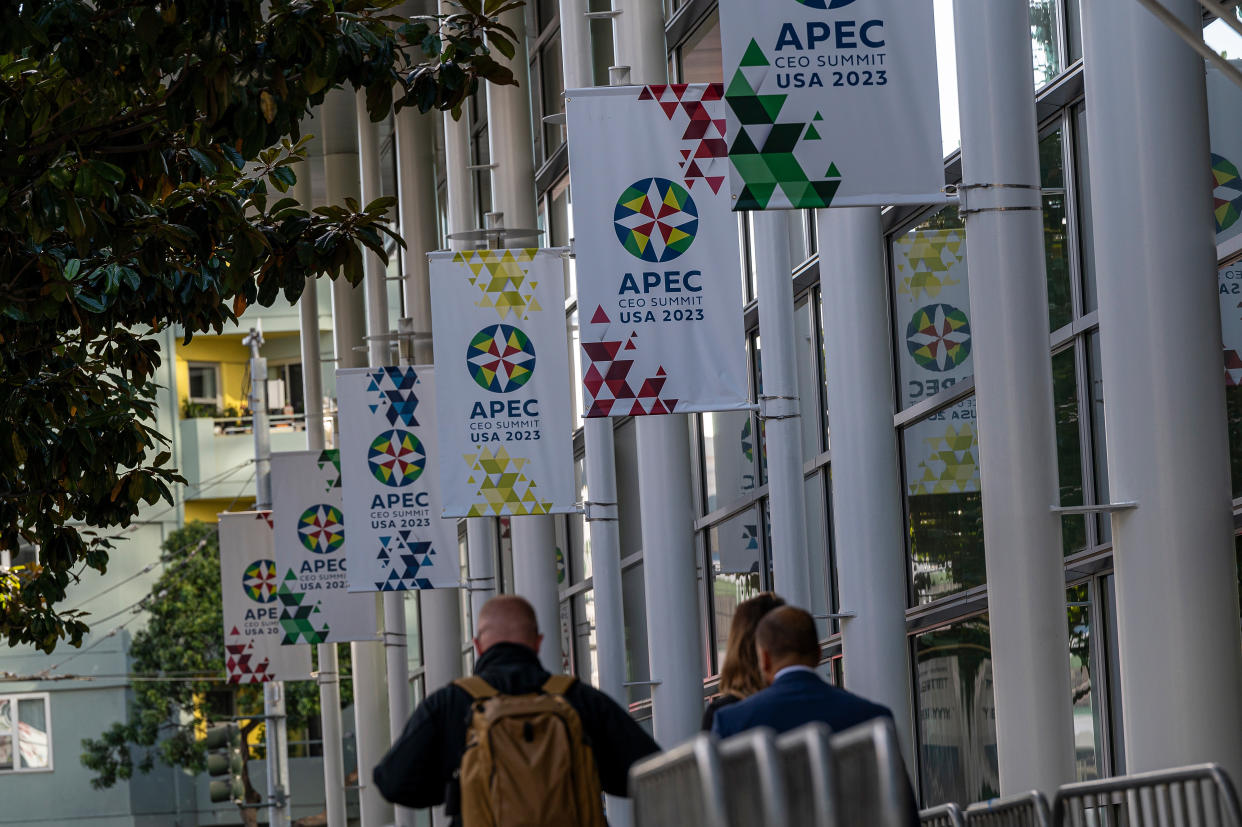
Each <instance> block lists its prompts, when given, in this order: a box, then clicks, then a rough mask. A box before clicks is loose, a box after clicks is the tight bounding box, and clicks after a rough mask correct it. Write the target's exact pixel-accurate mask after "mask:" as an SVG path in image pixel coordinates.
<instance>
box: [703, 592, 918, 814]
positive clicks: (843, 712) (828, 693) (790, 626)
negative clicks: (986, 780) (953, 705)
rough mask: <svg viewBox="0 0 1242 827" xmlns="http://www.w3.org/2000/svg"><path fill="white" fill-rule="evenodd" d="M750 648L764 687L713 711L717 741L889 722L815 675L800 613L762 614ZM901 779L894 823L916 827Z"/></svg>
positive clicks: (814, 655)
mask: <svg viewBox="0 0 1242 827" xmlns="http://www.w3.org/2000/svg"><path fill="white" fill-rule="evenodd" d="M755 647H756V648H757V649H758V651H759V669H760V671H761V672H763V676H764V678H765V679H766V680H767V681H768V688H767V689H764V690H761V691H760V692H757V693H755V694H754V695H751V696H750V697H749V698H747V699H746V700H744V701H739V702H737V703H735V704H731V705H729V706H726V707H722V708H721V709H719V710H718V711H717V712H716V719H715V721H714V722H713V723H712V732H714V733H715V734H716V735H718V736H720V737H721V738H726V737H728V736H730V735H736V734H737V733H739V732H742V731H743V730H747V729H753V728H754V727H761V726H765V727H771V728H772V729H774V730H776V732H777V734H780V733H782V732H788V731H789V730H791V729H797V728H798V727H800V726H802V725H803V724H809V723H811V722H812V721H822V722H823V723H825V724H827V725H828V726H829V728H830V729H832V731H833V732H841V731H842V730H846V729H849V728H850V727H852V726H857V725H858V724H862V723H866V722H867V721H870V720H873V719H875V718H888V719H889V720H892V717H893V713H892V711H891V710H890V709H889V708H888V707H886V706H882V705H880V704H877V703H872V702H871V701H869V700H867V699H866V698H863V697H860V696H858V695H855V694H854V693H852V692H846V691H845V690H844V689H838V688H837V687H835V686H832V685H831V684H829V683H827V682H825V681H824V680H822V679H821V678H820V677H819V675H817V674H816V673H815V667H816V666H818V665H819V635H818V634H817V632H816V629H815V621H814V619H813V618H812V617H811V616H810V615H809V614H807V613H806V612H804V611H803V610H802V609H797V608H794V607H793V606H782V607H780V608H777V609H773V610H772V611H770V612H768V613H767V614H766V615H764V616H763V620H761V621H759V627H758V628H757V629H756V630H755ZM902 775H903V778H902V779H901V781H902V783H901V784H900V790H901V793H900V794H901V796H902V799H903V800H902V809H903V810H904V813H902V815H901V816H900V821H899V823H903V824H905V825H906V827H918V824H919V811H918V806H917V804H916V799H915V796H914V790H913V788H912V787H911V786H910V783H909V778H908V777H904V776H905V773H902Z"/></svg>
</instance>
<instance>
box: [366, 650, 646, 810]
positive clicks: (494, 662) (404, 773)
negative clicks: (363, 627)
mask: <svg viewBox="0 0 1242 827" xmlns="http://www.w3.org/2000/svg"><path fill="white" fill-rule="evenodd" d="M474 674H476V675H478V676H479V677H481V678H483V679H484V680H485V681H487V682H488V683H490V684H491V685H492V686H493V687H495V688H496V689H498V690H499V691H501V692H503V693H505V694H508V695H523V694H527V693H531V692H536V691H538V690H539V688H540V687H542V686H543V683H544V681H546V680H547V679H548V672H547V671H546V670H545V669H544V668H543V667H542V666H541V665H540V664H539V657H538V655H536V654H535V653H534V652H533V651H532V650H530V649H528V648H527V647H525V646H521V645H518V644H516V643H498V644H496V645H495V646H493V647H492V648H491V649H488V650H487V651H486V652H485V653H484V654H483V656H482V657H481V658H479V660H478V662H477V663H476V664H475V668H474ZM565 700H566V701H568V702H569V704H570V705H571V706H572V707H573V708H574V709H575V710H577V712H578V716H579V717H580V718H581V719H582V729H583V732H584V733H585V734H586V736H587V738H589V739H590V743H591V748H592V750H594V752H595V766H596V767H597V768H598V769H599V775H600V784H601V786H602V787H603V788H604V792H606V793H608V794H610V795H625V794H626V780H627V775H628V773H629V770H630V765H631V764H633V763H634V762H635V761H637V760H638V759H640V758H643V757H645V756H647V755H650V754H651V753H653V752H658V751H659V749H660V748H659V747H658V746H657V745H656V742H655V741H653V740H652V739H651V736H650V735H648V734H647V733H646V731H645V730H644V729H643V728H642V727H641V726H639V725H638V722H637V721H635V720H634V719H633V718H631V717H630V716H629V713H628V712H626V710H625V709H623V708H622V707H620V706H619V705H617V704H616V703H615V702H614V701H613V700H612V699H611V698H609V697H608V696H607V695H605V694H604V693H603V692H600V691H599V690H598V689H596V688H595V687H593V686H589V685H587V684H584V683H583V682H581V681H575V682H574V684H573V686H571V687H570V688H569V691H568V692H566V693H565ZM470 707H471V699H470V695H469V694H468V693H467V692H466V691H465V690H464V689H461V688H459V687H457V686H454V685H451V684H450V685H449V686H446V687H444V688H443V689H441V690H439V691H438V692H436V693H434V694H433V695H431V696H430V697H429V698H427V700H425V701H423V702H422V703H421V704H419V706H418V709H416V710H414V714H413V715H411V716H410V720H409V723H407V724H406V725H405V731H404V732H403V733H401V737H400V738H399V739H398V740H397V743H395V744H393V745H392V748H391V749H389V750H388V753H387V754H386V755H385V756H384V758H383V760H381V761H380V763H379V766H377V767H376V768H375V772H374V773H373V778H374V779H375V784H376V786H377V787H379V789H380V792H381V793H383V795H384V798H386V799H388V800H389V801H391V802H393V803H394V804H401V805H404V806H406V807H433V806H436V805H439V804H443V803H445V802H446V801H447V802H448V805H449V806H448V808H447V812H448V814H449V815H451V816H454V823H457V819H456V815H457V813H458V789H457V782H456V780H455V779H454V778H453V774H454V772H456V770H457V768H458V767H459V766H460V765H461V756H462V753H463V752H464V751H465V749H466V730H467V728H468V726H469V719H470V715H471V708H470Z"/></svg>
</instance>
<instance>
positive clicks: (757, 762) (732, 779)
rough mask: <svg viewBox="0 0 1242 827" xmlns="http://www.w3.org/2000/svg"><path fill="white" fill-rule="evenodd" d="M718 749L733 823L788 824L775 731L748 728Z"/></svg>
mask: <svg viewBox="0 0 1242 827" xmlns="http://www.w3.org/2000/svg"><path fill="white" fill-rule="evenodd" d="M717 751H718V752H719V755H720V769H721V778H722V780H723V782H724V800H725V807H726V809H727V810H728V813H729V820H730V822H731V823H733V824H735V825H739V827H741V825H756V826H758V825H762V827H787V825H789V824H790V823H791V822H790V821H789V817H788V815H787V813H786V810H785V801H786V799H785V784H784V777H783V776H784V773H783V772H782V770H781V764H780V761H779V760H778V756H777V752H776V737H775V733H774V732H773V731H772V730H771V729H768V728H767V727H760V728H758V729H751V730H747V731H746V732H743V733H740V734H738V735H734V736H733V737H732V738H726V739H725V740H723V741H721V742H720V743H719V745H718V746H717ZM671 823H673V822H670V824H671Z"/></svg>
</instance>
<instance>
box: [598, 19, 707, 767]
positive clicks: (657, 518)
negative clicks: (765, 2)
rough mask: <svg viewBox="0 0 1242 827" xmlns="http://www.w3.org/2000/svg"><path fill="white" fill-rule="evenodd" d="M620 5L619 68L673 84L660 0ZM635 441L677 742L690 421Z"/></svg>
mask: <svg viewBox="0 0 1242 827" xmlns="http://www.w3.org/2000/svg"><path fill="white" fill-rule="evenodd" d="M619 7H620V9H621V15H620V17H618V18H617V23H616V26H615V27H614V30H613V31H614V40H615V44H616V55H617V62H618V64H621V65H622V66H629V67H630V72H631V75H632V77H633V79H634V82H635V83H647V84H650V83H665V82H667V80H668V57H667V54H666V53H665V51H664V10H663V7H662V5H661V3H660V0H621V1H620V2H619ZM635 437H636V441H637V443H638V467H639V469H640V473H641V475H642V482H643V484H642V486H641V487H640V488H639V508H640V513H641V515H642V520H641V522H642V538H643V587H644V594H645V597H646V603H647V638H648V660H649V663H650V666H651V679H652V682H653V684H652V687H651V705H652V718H653V723H654V728H655V735H656V738H657V739H658V740H659V741H661V742H662V743H664V744H676V743H679V742H681V741H684V740H685V739H686V738H689V737H690V736H692V735H694V733H695V732H697V731H698V727H699V720H700V718H701V716H702V712H703V663H704V649H703V641H702V635H701V631H702V629H701V628H700V623H699V601H700V599H701V595H700V594H699V583H698V564H697V562H696V559H695V558H696V554H697V552H696V545H695V537H694V506H693V503H692V502H691V498H690V491H691V478H690V462H691V454H690V428H689V422H688V420H687V419H686V417H685V416H681V415H671V416H640V417H637V418H636V419H635Z"/></svg>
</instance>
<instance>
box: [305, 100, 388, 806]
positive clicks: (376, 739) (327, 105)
mask: <svg viewBox="0 0 1242 827" xmlns="http://www.w3.org/2000/svg"><path fill="white" fill-rule="evenodd" d="M320 113H321V114H320V122H322V124H323V140H324V180H325V188H326V191H327V192H326V198H327V201H328V203H331V204H338V203H340V202H341V201H342V200H344V198H346V197H347V196H348V197H354V198H358V199H360V200H361V198H362V195H363V193H362V187H361V183H360V168H359V158H358V134H359V131H358V124H357V114H356V108H355V103H354V94H353V93H352V92H344V91H342V90H336V91H334V92H331V93H330V94H329V95H328V96H327V98H326V99H325V100H324V103H323V106H322V107H321V109H320ZM370 260H371V259H370V257H368V261H370ZM368 268H369V269H370V270H372V271H373V270H374V267H373V266H370V265H368ZM378 278H379V279H381V286H382V283H383V282H382V278H383V274H382V273H380V274H378ZM365 299H366V296H365V294H364V290H363V289H362V288H361V287H354V286H353V285H350V284H349V283H348V282H346V281H345V280H344V279H343V278H338V279H336V281H335V282H333V285H332V316H333V328H334V339H335V350H336V359H337V367H338V368H356V367H366V364H367V361H366V358H365V357H364V355H363V354H362V352H361V351H360V350H359V349H358V348H360V347H362V346H364V344H365V341H366V340H365V338H364V337H365V335H366V301H365ZM376 609H377V613H378V609H379V596H378V595H377V596H376ZM349 648H350V653H351V659H352V661H353V686H354V735H355V739H356V743H357V755H358V786H359V791H358V810H359V815H360V817H361V821H362V825H363V827H379V825H383V824H388V823H390V822H391V821H392V808H391V806H390V805H389V804H388V803H387V802H385V801H384V799H383V797H382V796H381V795H380V794H379V790H378V789H376V787H375V785H373V784H372V783H371V768H372V767H374V766H375V765H376V764H377V763H379V759H380V757H381V756H382V755H383V752H384V749H385V748H386V747H387V731H388V714H387V713H388V699H387V692H386V684H385V680H386V677H385V670H384V655H383V645H382V644H380V643H376V642H370V641H362V642H353V643H351V644H350V647H349Z"/></svg>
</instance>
